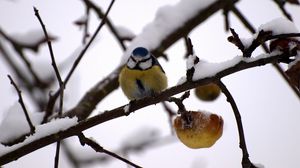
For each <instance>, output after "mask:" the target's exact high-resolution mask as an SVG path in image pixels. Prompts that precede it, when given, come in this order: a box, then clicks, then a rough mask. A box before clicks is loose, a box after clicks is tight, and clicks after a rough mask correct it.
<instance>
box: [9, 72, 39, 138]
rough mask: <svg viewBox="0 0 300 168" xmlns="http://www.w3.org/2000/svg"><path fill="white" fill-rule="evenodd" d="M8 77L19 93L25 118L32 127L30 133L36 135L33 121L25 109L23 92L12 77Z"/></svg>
mask: <svg viewBox="0 0 300 168" xmlns="http://www.w3.org/2000/svg"><path fill="white" fill-rule="evenodd" d="M7 77H8V78H9V80H10V83H11V84H12V85H13V86H14V87H15V89H16V91H17V93H18V96H19V103H20V105H21V106H22V109H23V112H24V114H25V117H26V120H27V123H28V125H29V127H30V133H34V132H35V127H34V125H33V124H32V122H31V120H30V117H29V114H28V112H27V109H26V107H25V104H24V101H23V98H22V92H21V90H20V89H19V87H18V86H17V84H16V83H15V82H14V80H13V79H12V77H11V76H10V75H7Z"/></svg>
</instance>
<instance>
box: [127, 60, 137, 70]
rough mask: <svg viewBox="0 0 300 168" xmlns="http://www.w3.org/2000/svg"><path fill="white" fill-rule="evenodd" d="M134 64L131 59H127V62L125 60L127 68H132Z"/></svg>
mask: <svg viewBox="0 0 300 168" xmlns="http://www.w3.org/2000/svg"><path fill="white" fill-rule="evenodd" d="M135 65H136V63H135V62H134V61H133V60H132V59H129V60H128V62H127V66H128V67H129V68H134V67H135Z"/></svg>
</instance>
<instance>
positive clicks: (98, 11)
mask: <svg viewBox="0 0 300 168" xmlns="http://www.w3.org/2000/svg"><path fill="white" fill-rule="evenodd" d="M82 1H83V3H84V4H85V5H86V7H87V8H91V9H93V10H94V11H95V13H96V14H97V15H98V17H99V18H100V19H102V20H103V19H104V18H105V19H106V25H107V27H108V28H109V30H110V31H111V33H112V34H113V35H114V36H115V38H116V39H117V41H118V42H119V44H120V46H121V48H122V49H123V50H126V46H125V44H124V39H122V38H121V37H120V35H119V34H118V32H117V30H116V28H115V26H114V25H113V23H112V22H111V20H110V19H109V18H108V17H105V14H103V12H102V10H101V8H99V7H98V6H97V5H96V4H94V3H93V2H92V1H90V0H82Z"/></svg>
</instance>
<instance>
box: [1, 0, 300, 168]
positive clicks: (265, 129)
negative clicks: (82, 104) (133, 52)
mask: <svg viewBox="0 0 300 168" xmlns="http://www.w3.org/2000/svg"><path fill="white" fill-rule="evenodd" d="M93 2H94V3H95V4H97V5H98V6H99V7H101V8H102V10H103V11H105V10H106V9H107V7H108V5H109V3H110V1H109V0H101V1H100V0H97V1H96V0H95V1H93ZM177 2H178V0H164V1H160V0H152V1H146V0H143V1H141V0H130V1H116V2H115V4H114V6H113V7H112V10H111V12H110V14H109V18H110V19H111V21H112V22H113V23H114V24H115V25H116V26H122V27H125V28H127V29H128V30H130V31H132V32H133V33H134V34H136V35H138V34H139V33H140V32H142V30H143V28H144V27H145V26H146V25H147V24H148V23H150V22H151V21H153V19H154V18H155V14H156V11H157V10H158V9H159V8H160V7H162V6H165V5H174V4H176V3H177ZM33 6H35V7H37V8H38V9H39V11H40V15H41V17H42V19H43V21H44V23H45V25H46V28H47V30H48V32H50V33H51V34H52V35H53V36H55V37H57V40H56V41H55V42H53V43H52V45H53V50H54V54H55V58H56V60H57V62H58V63H59V64H63V63H66V64H69V63H70V62H69V61H66V60H68V58H70V57H71V58H74V56H73V57H72V55H73V53H74V51H75V50H76V49H77V48H78V47H80V46H81V45H82V35H83V33H82V29H80V28H79V27H78V26H76V25H75V24H74V21H76V20H78V18H81V17H82V16H84V14H85V6H84V4H83V3H82V2H81V1H79V0H78V1H71V0H64V1H59V0H44V1H35V0H27V1H24V0H1V1H0V27H1V29H3V30H4V31H5V32H6V33H7V34H9V35H12V36H18V34H27V33H28V32H30V31H32V30H39V29H41V27H40V24H39V22H38V20H37V19H36V17H35V16H34V12H33ZM237 7H238V8H239V9H240V10H241V11H242V12H243V13H244V15H245V16H246V17H247V18H248V19H249V21H251V23H252V24H253V26H254V27H255V28H258V26H260V25H261V24H263V23H266V22H268V21H270V20H272V19H275V18H278V17H284V16H283V15H282V13H281V11H280V10H279V8H278V6H276V5H275V4H274V3H273V2H272V1H259V0H253V1H246V0H244V1H241V2H239V3H237ZM286 7H287V11H289V12H290V14H291V15H292V17H293V19H294V22H295V25H296V26H297V27H298V28H300V27H299V25H300V8H299V7H298V6H295V5H286ZM90 16H91V17H90V24H89V32H90V33H91V34H92V33H93V32H94V30H95V29H96V27H97V25H98V24H99V19H98V18H97V16H96V15H95V13H93V12H92V11H91V14H90ZM229 17H230V23H231V27H232V28H234V29H235V30H236V32H237V33H238V34H239V36H240V37H244V38H249V37H251V33H249V32H248V30H247V29H246V28H245V27H244V26H243V25H242V24H241V22H240V21H239V20H238V19H237V18H236V17H235V16H233V15H232V14H230V15H229ZM230 35H231V34H230V33H228V32H225V30H224V17H223V14H222V11H219V12H217V13H216V14H214V15H213V16H212V17H210V18H209V19H208V20H206V21H205V22H204V23H202V24H200V25H199V26H198V27H196V28H195V29H194V30H193V31H192V32H191V33H190V34H189V37H190V38H191V39H192V42H193V45H194V50H195V53H196V55H197V56H198V57H199V58H200V59H203V60H207V61H209V62H222V61H226V60H228V59H231V58H233V57H235V56H237V55H241V52H240V51H239V50H238V48H237V47H235V46H234V45H232V44H231V43H229V42H228V41H227V37H228V36H230ZM129 44H130V42H129ZM6 47H8V48H9V47H11V46H9V45H8V44H6ZM185 52H186V49H185V44H184V41H183V40H179V41H178V42H176V43H175V44H174V45H172V46H171V47H170V48H169V49H167V50H166V54H167V55H168V57H169V61H166V60H164V59H159V61H160V63H161V65H162V66H163V68H164V70H165V71H166V74H167V76H168V80H169V86H170V87H171V86H174V85H176V83H177V82H178V80H179V79H180V77H182V76H184V75H185V69H186V63H185V59H184V54H185ZM263 52H264V51H263V50H261V49H260V48H258V49H257V50H256V51H255V52H254V54H253V56H255V55H258V54H260V53H263ZM122 53H123V51H122V49H121V48H120V46H119V44H118V43H117V42H116V40H115V38H114V37H113V35H112V34H111V32H110V31H109V30H108V29H107V27H106V26H104V28H103V29H102V30H101V32H100V33H99V35H98V36H97V39H96V42H94V43H93V45H92V47H91V48H90V49H89V50H88V52H87V53H86V55H85V56H84V57H83V59H82V61H81V63H80V64H79V66H78V68H77V69H76V71H75V74H74V76H73V77H72V78H71V81H70V82H69V83H68V85H67V87H66V95H65V105H64V107H65V109H66V110H68V109H70V108H72V107H74V106H75V105H76V103H77V102H78V101H79V100H80V98H82V96H83V95H84V94H85V93H86V92H87V91H88V90H89V89H90V88H91V87H93V86H94V85H95V84H96V83H97V82H98V81H100V80H101V79H103V78H104V77H106V76H107V75H108V74H109V73H110V72H112V71H113V70H114V69H115V68H116V67H117V66H118V65H119V64H120V61H121V56H122V55H123V54H122ZM26 54H27V55H28V56H29V59H30V61H32V65H33V67H34V68H36V70H38V71H40V72H41V74H42V75H43V76H45V77H46V76H47V73H52V72H53V69H52V67H51V60H50V55H49V51H48V48H47V46H46V45H44V46H43V47H42V48H40V50H39V52H38V53H37V54H36V53H34V52H32V51H26ZM20 66H22V65H20ZM0 67H1V68H0V91H1V97H0V99H1V101H0V122H1V120H2V119H1V118H2V117H3V115H4V113H5V112H6V111H7V109H8V108H9V107H10V106H12V105H13V104H14V103H15V102H16V101H17V99H18V97H17V95H16V92H15V90H14V88H13V87H12V86H11V85H10V82H9V80H8V78H7V74H11V75H14V74H13V73H12V71H11V69H10V68H9V67H8V66H7V64H6V62H5V61H4V60H3V58H1V57H0ZM282 67H284V68H285V69H286V68H287V66H286V65H282ZM67 71H68V68H66V71H65V72H67ZM222 81H223V82H224V83H225V84H226V86H227V88H228V89H229V91H230V92H231V94H232V95H233V97H234V98H235V101H236V103H237V106H238V108H239V110H240V112H241V115H242V120H243V124H244V131H245V137H246V142H247V146H248V152H249V154H250V159H251V161H252V162H254V163H260V164H262V165H264V166H265V167H267V168H283V167H287V168H298V167H300V163H299V161H298V160H299V156H300V145H299V142H300V134H299V133H300V127H299V125H298V123H299V121H300V112H299V109H300V108H299V107H300V103H299V99H298V97H297V96H296V95H295V94H294V92H293V91H292V90H291V89H290V88H289V86H288V85H287V83H286V82H285V81H284V80H283V79H282V78H281V76H280V75H279V74H278V72H277V71H276V70H275V69H274V68H273V66H271V65H266V66H262V67H256V68H252V69H247V70H244V71H242V72H238V73H235V74H232V75H230V76H227V77H225V78H223V79H222ZM56 88H57V85H55V87H54V89H53V90H56ZM23 96H24V99H25V103H26V105H27V106H28V109H29V110H30V111H32V112H35V111H37V109H36V108H35V107H34V106H33V102H31V99H30V98H29V97H28V96H26V92H25V93H24V94H23ZM178 96H179V95H178ZM126 103H128V100H127V98H126V97H125V96H124V95H123V93H122V91H121V90H120V89H117V90H116V91H114V92H112V93H111V94H110V95H109V96H107V97H106V98H105V99H104V100H103V101H102V102H101V103H100V104H98V106H97V109H96V110H95V111H94V112H93V114H92V115H95V114H98V113H99V112H102V111H104V110H110V109H113V108H115V107H119V106H121V105H124V104H126ZM184 103H185V105H186V108H187V109H188V110H205V111H210V112H213V113H217V114H219V115H221V116H222V117H223V119H224V132H223V136H222V137H221V138H220V139H219V140H218V141H217V143H216V144H215V145H214V146H212V147H211V148H207V149H197V150H195V149H190V148H187V147H186V146H184V145H183V144H182V143H180V142H179V141H178V140H177V139H176V137H174V136H172V133H171V129H170V125H169V119H168V115H167V113H166V112H165V111H164V109H163V108H162V105H161V104H157V105H153V106H150V107H146V108H143V109H141V110H138V111H137V112H135V113H133V114H131V115H129V116H127V117H121V118H117V119H114V120H111V121H108V122H105V123H103V124H101V125H98V126H95V127H93V128H91V129H88V130H86V131H85V132H84V133H85V135H86V136H87V137H93V139H95V140H96V141H97V142H98V143H99V144H101V145H102V146H103V147H104V148H106V149H107V150H111V151H118V150H119V149H120V148H122V146H123V145H124V144H126V143H129V142H130V141H134V138H130V137H132V136H134V135H136V136H138V135H140V134H138V133H137V132H139V131H141V130H143V131H144V132H151V135H152V133H153V136H155V137H157V138H158V139H161V140H160V141H158V143H155V144H154V145H150V146H149V147H147V148H145V149H143V150H141V151H133V152H129V153H127V154H126V157H128V158H129V159H130V160H131V161H132V162H134V163H136V164H138V165H141V166H143V167H146V168H147V167H152V168H156V167H174V168H177V167H186V168H218V167H230V168H238V167H241V164H240V163H241V157H242V153H241V150H240V148H239V139H238V132H237V127H236V122H235V118H234V115H233V112H232V109H231V106H230V104H229V103H227V101H226V98H225V96H224V95H223V94H221V96H220V97H219V98H218V99H217V100H216V101H213V102H203V101H200V100H199V99H197V98H196V97H195V95H194V92H193V91H192V92H191V96H190V98H189V99H187V100H185V102H184ZM170 106H171V107H172V108H173V109H174V110H177V108H176V106H174V105H173V104H172V105H170ZM145 130H146V131H145ZM143 131H142V132H143ZM0 134H1V133H0ZM0 136H1V135H0ZM172 137H173V138H172ZM67 141H68V142H69V143H70V145H71V146H70V147H71V148H72V149H71V151H73V152H75V153H76V155H78V156H80V157H83V158H84V157H87V156H89V155H93V156H94V154H95V153H94V152H93V151H92V150H91V149H89V148H88V147H81V146H80V143H79V141H78V139H77V137H75V138H69V139H68V140H67ZM55 147H56V146H55V145H49V146H47V147H45V148H42V149H39V150H37V151H35V152H33V153H31V154H28V155H26V156H24V157H22V158H20V159H18V160H17V161H14V162H11V163H9V164H7V165H4V168H23V167H43V168H51V167H53V164H54V156H55ZM98 155H99V156H102V155H104V154H98ZM126 166H127V165H126V164H125V163H123V162H121V161H119V160H116V159H112V160H110V161H107V162H105V163H102V162H95V163H94V164H89V165H84V166H82V167H91V168H92V167H107V168H113V167H126ZM60 167H63V168H69V167H73V166H72V164H70V162H69V161H68V159H67V157H66V155H65V153H64V151H61V159H60Z"/></svg>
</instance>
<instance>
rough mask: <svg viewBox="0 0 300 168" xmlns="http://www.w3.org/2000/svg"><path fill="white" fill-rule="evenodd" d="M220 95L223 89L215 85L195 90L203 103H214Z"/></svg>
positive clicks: (203, 86) (199, 87)
mask: <svg viewBox="0 0 300 168" xmlns="http://www.w3.org/2000/svg"><path fill="white" fill-rule="evenodd" d="M220 93H221V89H220V88H219V86H218V85H216V84H214V83H209V84H207V85H202V86H198V87H196V89H195V94H196V96H197V97H198V98H199V99H200V100H203V101H213V100H215V99H216V98H218V96H219V95H220Z"/></svg>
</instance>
